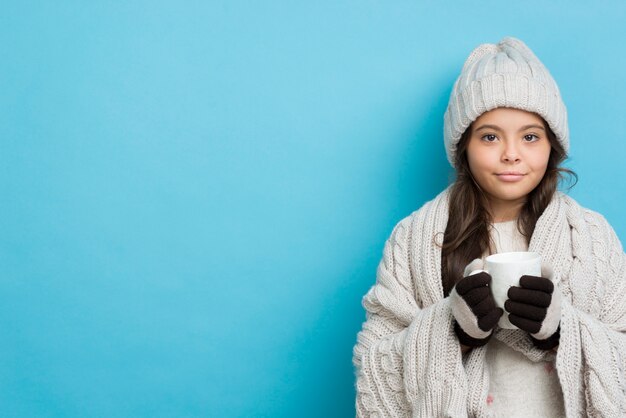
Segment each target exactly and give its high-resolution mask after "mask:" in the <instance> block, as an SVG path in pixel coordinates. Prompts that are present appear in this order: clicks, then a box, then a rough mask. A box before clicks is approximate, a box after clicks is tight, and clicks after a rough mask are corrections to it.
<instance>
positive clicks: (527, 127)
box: [475, 124, 545, 132]
mask: <svg viewBox="0 0 626 418" xmlns="http://www.w3.org/2000/svg"><path fill="white" fill-rule="evenodd" d="M488 128H489V129H493V130H494V131H500V132H502V129H500V128H499V127H498V126H496V125H482V126H481V127H480V128H476V131H475V132H477V131H480V130H481V129H488ZM530 128H535V129H541V130H542V131H545V129H544V127H543V126H541V125H536V124H531V125H524V126H522V127H521V128H520V130H519V131H518V132H522V131H525V130H526V129H530Z"/></svg>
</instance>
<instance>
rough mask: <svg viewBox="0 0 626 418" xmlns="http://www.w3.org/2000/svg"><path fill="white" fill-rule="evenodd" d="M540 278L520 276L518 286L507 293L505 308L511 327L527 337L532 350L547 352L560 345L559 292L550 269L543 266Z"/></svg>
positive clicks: (547, 266) (545, 265)
mask: <svg viewBox="0 0 626 418" xmlns="http://www.w3.org/2000/svg"><path fill="white" fill-rule="evenodd" d="M541 276H542V277H537V276H522V277H521V278H520V286H519V287H517V286H513V287H511V288H510V289H509V292H508V297H509V299H508V300H507V301H506V302H505V303H504V308H505V309H506V310H507V311H508V312H509V321H511V323H512V324H513V325H515V326H516V327H518V328H519V329H521V330H524V331H526V332H528V333H530V339H531V340H532V342H533V344H534V345H535V347H537V348H541V349H544V350H550V349H552V348H554V347H556V346H557V345H558V344H559V337H560V331H561V328H560V323H561V292H560V290H559V288H558V287H555V286H554V284H553V277H554V274H553V271H552V268H551V267H550V266H549V265H547V264H542V266H541Z"/></svg>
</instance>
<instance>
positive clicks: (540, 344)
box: [530, 324, 561, 350]
mask: <svg viewBox="0 0 626 418" xmlns="http://www.w3.org/2000/svg"><path fill="white" fill-rule="evenodd" d="M560 338H561V325H560V324H559V326H558V328H557V329H556V332H555V333H554V334H552V335H551V336H550V337H548V338H546V339H545V340H538V339H536V338H535V337H533V336H532V335H531V336H530V339H531V340H532V342H533V344H534V346H535V347H537V348H540V349H542V350H552V349H553V348H554V347H556V346H557V345H559V339H560Z"/></svg>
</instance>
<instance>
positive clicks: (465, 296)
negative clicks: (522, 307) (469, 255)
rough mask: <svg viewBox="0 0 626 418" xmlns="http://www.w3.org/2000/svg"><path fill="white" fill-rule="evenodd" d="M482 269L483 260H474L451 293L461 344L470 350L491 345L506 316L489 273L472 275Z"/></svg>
mask: <svg viewBox="0 0 626 418" xmlns="http://www.w3.org/2000/svg"><path fill="white" fill-rule="evenodd" d="M480 268H482V260H480V259H476V260H474V261H472V262H471V263H470V264H469V265H468V266H467V267H466V268H465V272H464V273H463V274H464V276H465V277H463V278H462V279H461V280H459V282H458V283H457V284H456V285H455V286H454V288H453V289H452V292H450V304H451V308H452V315H454V319H455V321H454V331H455V332H456V335H457V337H458V338H459V342H460V343H461V344H463V345H467V346H470V347H480V346H482V345H485V344H487V341H489V339H490V338H491V335H492V334H493V328H494V327H495V326H496V324H497V323H498V321H499V320H500V317H501V316H502V314H503V313H504V311H503V310H502V308H498V307H497V306H496V302H495V300H494V298H493V294H492V293H491V289H490V287H489V285H490V283H491V276H490V275H489V274H488V273H486V272H484V271H483V272H480V273H476V274H473V275H470V274H469V273H470V272H472V271H474V270H478V269H480Z"/></svg>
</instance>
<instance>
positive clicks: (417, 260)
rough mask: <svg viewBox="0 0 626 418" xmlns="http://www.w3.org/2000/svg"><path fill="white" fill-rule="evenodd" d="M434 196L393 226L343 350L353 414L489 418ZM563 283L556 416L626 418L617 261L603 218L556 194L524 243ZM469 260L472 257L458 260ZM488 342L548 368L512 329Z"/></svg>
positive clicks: (623, 274) (623, 306)
mask: <svg viewBox="0 0 626 418" xmlns="http://www.w3.org/2000/svg"><path fill="white" fill-rule="evenodd" d="M448 192H449V189H446V190H444V191H443V192H442V193H440V194H439V195H438V196H437V197H436V198H435V199H433V200H431V201H430V202H428V203H426V204H425V205H424V206H422V208H420V209H419V210H416V211H415V212H413V213H412V214H410V215H409V216H407V217H406V218H404V219H402V220H401V221H400V222H399V223H398V224H397V225H396V226H395V227H394V228H393V231H392V233H391V236H390V237H389V239H388V240H387V242H386V243H385V248H384V251H383V258H382V260H381V262H380V264H379V266H378V270H377V278H376V283H375V284H374V285H373V286H372V288H371V289H370V290H369V291H368V292H367V294H366V295H365V296H364V298H363V307H364V308H365V310H366V320H365V322H364V323H363V326H362V329H361V331H360V332H359V333H358V336H357V343H356V345H355V347H354V351H353V363H354V366H355V371H356V376H355V377H356V390H357V396H356V411H357V416H364V417H365V416H367V417H409V416H414V417H437V416H449V417H466V416H480V417H483V416H485V417H486V416H493V410H492V408H491V407H490V405H489V402H488V401H489V396H490V393H489V389H490V374H489V370H488V367H489V364H488V363H487V361H486V353H487V347H480V348H475V349H473V350H471V351H470V352H469V353H467V354H466V355H465V356H463V355H462V354H461V350H460V347H459V343H458V340H457V339H456V336H455V335H454V330H453V327H452V313H451V310H450V306H449V303H448V298H444V297H443V288H442V283H441V249H440V247H439V246H438V245H437V243H438V244H441V242H442V239H443V232H444V231H445V227H446V224H447V217H448ZM528 249H529V250H530V251H537V252H539V253H540V254H541V255H542V257H543V259H544V260H546V261H547V262H549V263H550V264H551V265H552V266H553V268H554V272H555V274H556V275H558V276H559V277H560V279H561V282H560V291H561V292H562V293H563V296H564V298H563V302H562V315H561V338H560V343H559V347H558V351H557V354H556V363H555V366H556V370H557V373H558V379H559V382H560V385H561V389H562V392H563V403H564V408H565V413H566V416H568V417H573V416H580V415H584V414H587V415H592V416H626V393H625V391H626V378H625V376H624V371H625V370H626V335H625V334H624V332H626V255H625V254H624V252H623V249H622V245H621V243H620V241H619V239H618V238H617V236H616V234H615V232H614V231H613V229H612V228H611V226H610V225H609V224H608V223H607V222H606V220H605V219H604V217H602V216H601V215H600V214H598V213H596V212H593V211H591V210H588V209H585V208H583V207H581V206H580V205H578V204H577V203H576V202H575V201H574V200H573V199H572V198H571V197H569V196H567V195H564V194H562V193H560V192H558V193H557V194H555V196H554V198H553V199H552V201H551V203H550V204H549V205H548V207H547V208H546V210H545V211H544V213H543V215H542V216H541V217H540V218H539V220H538V221H537V225H536V227H535V232H534V234H533V236H532V238H531V241H530V245H529V247H528ZM468 261H470V260H468ZM494 338H495V339H496V340H498V341H499V342H501V343H502V344H505V345H507V346H508V347H510V349H512V350H515V351H517V352H519V353H521V354H523V355H524V356H525V357H527V358H528V359H529V360H531V361H534V362H538V361H546V360H550V356H554V353H553V352H551V351H543V350H539V349H537V348H535V347H534V346H533V345H532V343H531V341H530V339H529V337H528V335H527V334H526V333H525V332H523V331H521V330H517V329H515V330H507V329H499V328H498V329H496V331H495V332H494Z"/></svg>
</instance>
